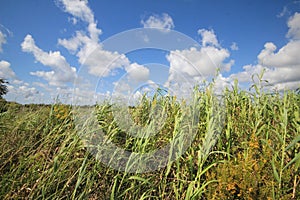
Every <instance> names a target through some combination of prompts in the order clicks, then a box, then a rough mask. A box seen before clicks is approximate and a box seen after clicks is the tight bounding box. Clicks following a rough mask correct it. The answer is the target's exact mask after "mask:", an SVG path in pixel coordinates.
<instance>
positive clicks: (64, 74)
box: [21, 35, 76, 86]
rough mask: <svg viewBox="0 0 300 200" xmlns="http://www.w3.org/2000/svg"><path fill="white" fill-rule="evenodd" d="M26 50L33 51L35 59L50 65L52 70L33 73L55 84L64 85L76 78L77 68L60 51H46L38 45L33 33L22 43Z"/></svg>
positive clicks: (32, 73)
mask: <svg viewBox="0 0 300 200" xmlns="http://www.w3.org/2000/svg"><path fill="white" fill-rule="evenodd" d="M21 47H22V50H23V51H24V52H28V53H32V54H33V56H34V57H35V59H36V60H37V61H38V62H40V63H42V64H43V65H45V66H49V67H50V68H51V69H52V71H47V72H46V71H37V72H31V73H30V74H31V75H35V76H38V77H42V78H44V79H45V80H47V81H48V82H49V84H50V85H53V86H63V85H64V84H66V83H68V82H72V81H74V79H75V78H76V68H74V67H71V66H70V65H69V63H68V62H67V61H66V59H65V57H63V56H62V55H61V54H60V52H59V51H54V52H52V51H50V52H44V51H43V50H42V49H40V48H39V47H38V46H36V44H35V41H34V39H33V38H32V36H31V35H27V36H26V37H25V38H24V41H23V42H22V44H21Z"/></svg>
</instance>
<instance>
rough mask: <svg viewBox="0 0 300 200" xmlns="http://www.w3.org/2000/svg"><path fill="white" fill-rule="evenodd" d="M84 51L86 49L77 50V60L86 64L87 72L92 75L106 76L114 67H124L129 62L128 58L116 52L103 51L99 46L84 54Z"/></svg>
mask: <svg viewBox="0 0 300 200" xmlns="http://www.w3.org/2000/svg"><path fill="white" fill-rule="evenodd" d="M86 52H87V51H86V50H82V51H80V52H79V54H78V56H79V62H80V63H81V64H83V65H85V66H87V67H88V72H89V74H91V75H94V76H98V77H106V76H109V75H111V74H112V71H113V70H114V69H117V68H124V67H125V66H129V64H130V61H129V60H128V58H127V57H126V56H125V55H123V54H119V53H118V52H111V51H105V50H103V49H100V48H97V49H94V50H93V52H92V53H90V54H86V55H84V54H85V53H86ZM82 58H86V59H82Z"/></svg>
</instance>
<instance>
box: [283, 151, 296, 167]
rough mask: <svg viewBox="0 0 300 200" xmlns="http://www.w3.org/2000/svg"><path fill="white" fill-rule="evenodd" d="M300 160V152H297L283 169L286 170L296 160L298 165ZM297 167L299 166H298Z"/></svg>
mask: <svg viewBox="0 0 300 200" xmlns="http://www.w3.org/2000/svg"><path fill="white" fill-rule="evenodd" d="M299 160H300V153H297V154H296V156H295V157H294V158H293V159H292V160H291V161H290V162H289V163H288V164H287V165H286V166H285V167H284V168H283V169H282V170H285V169H286V168H288V167H289V166H290V165H291V164H293V163H294V162H296V163H297V165H298V162H297V161H299ZM298 167H299V166H298ZM296 168H297V166H296Z"/></svg>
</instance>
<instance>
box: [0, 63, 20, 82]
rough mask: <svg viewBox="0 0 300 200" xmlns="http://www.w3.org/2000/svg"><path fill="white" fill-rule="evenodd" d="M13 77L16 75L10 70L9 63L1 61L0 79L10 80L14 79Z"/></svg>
mask: <svg viewBox="0 0 300 200" xmlns="http://www.w3.org/2000/svg"><path fill="white" fill-rule="evenodd" d="M15 77H16V74H15V72H14V71H13V70H12V69H11V68H10V63H9V62H7V61H5V60H1V61H0V78H4V79H10V78H15Z"/></svg>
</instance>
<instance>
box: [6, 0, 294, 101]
mask: <svg viewBox="0 0 300 200" xmlns="http://www.w3.org/2000/svg"><path fill="white" fill-rule="evenodd" d="M299 13H300V2H299V1H283V0H282V1H253V0H252V1H228V0H226V1H197V0H175V1H167V0H162V1H146V0H142V1H141V0H134V1H124V0H122V1H121V0H118V1H116V0H101V1H89V2H88V1H86V0H83V1H77V0H55V1H46V0H42V1H37V0H36V1H33V0H28V1H21V0H19V1H17V0H11V1H1V3H0V78H5V79H7V80H9V82H10V85H9V93H8V94H7V95H6V96H5V98H6V99H8V100H10V101H18V102H20V103H39V102H43V103H51V102H53V99H55V98H56V97H57V96H58V95H59V96H60V98H61V99H62V100H63V101H64V100H65V99H67V100H66V101H69V99H70V96H72V94H74V93H76V94H80V96H82V98H84V97H87V96H92V97H93V98H105V97H110V96H111V95H114V94H119V93H120V94H121V93H122V94H123V95H124V94H125V93H126V95H131V97H132V98H134V96H138V95H140V93H142V92H143V91H147V90H150V89H151V87H153V88H155V87H157V85H161V86H164V87H166V88H168V89H170V91H173V92H174V93H175V94H176V91H177V93H182V91H186V88H187V87H189V86H191V85H193V84H197V83H200V82H201V81H203V80H204V79H209V78H210V77H212V76H213V75H214V74H215V72H216V68H220V69H221V72H220V74H219V75H218V77H216V88H218V89H222V88H224V87H226V86H230V85H231V84H232V82H233V80H234V79H238V80H239V82H240V84H241V87H242V86H247V85H249V84H250V82H251V76H252V74H254V73H259V72H260V71H261V70H262V69H265V70H266V72H265V79H267V80H269V82H270V84H271V89H278V90H282V89H284V88H287V89H295V88H298V87H299V86H300V57H299V56H297V54H298V50H299V49H300V41H299V40H300V14H299ZM141 28H159V29H157V31H158V34H161V37H160V41H159V42H158V43H161V45H162V46H163V47H165V44H163V43H166V42H167V40H168V39H163V38H164V37H165V36H166V35H167V37H168V38H170V41H171V43H172V41H173V40H174V41H176V40H177V39H178V38H177V37H181V36H179V34H183V35H184V36H185V38H184V39H183V40H185V39H186V41H187V42H186V43H185V44H186V47H185V48H184V47H179V46H180V45H179V46H178V48H176V47H172V48H171V47H170V49H159V47H158V48H157V49H147V48H141V49H139V50H136V51H133V50H132V51H129V52H121V50H120V49H122V48H123V47H122V45H131V43H136V42H137V41H135V39H132V38H130V34H131V35H132V34H140V33H141V34H142V36H143V37H144V42H145V44H146V43H147V44H148V45H149V43H150V44H152V43H153V41H155V39H154V35H155V34H152V33H150V32H148V30H145V32H144V31H143V29H141ZM128 30H131V32H130V34H129V33H128V32H127V33H126V32H125V33H124V31H128ZM126 34H128V35H126ZM172 34H173V35H172ZM124 35H125V36H126V37H127V38H128V39H126V38H125V39H124V38H122V37H125V36H124ZM113 36H117V39H115V42H116V41H119V40H118V38H122V42H118V43H117V46H118V47H117V48H116V49H109V47H108V45H107V46H105V45H103V43H104V44H105V42H106V41H107V40H108V39H109V38H111V37H113ZM192 40H194V41H195V42H197V43H198V44H197V45H195V46H193V45H192V44H190V43H189V42H190V41H192ZM174 44H176V45H177V43H176V42H174ZM170 45H171V44H170ZM146 46H147V45H146ZM150 46H151V45H150ZM91 54H93V55H94V56H93V55H92V56H91ZM116 58H117V60H114V59H116ZM112 60H114V62H115V63H113V64H111V65H108V63H110V62H111V61H112ZM74 81H75V82H76V84H75V85H74V84H73V83H74ZM145 85H148V86H149V87H144V86H145ZM142 86H143V87H142ZM139 88H141V89H140V91H139V92H138V93H137V91H138V90H139ZM145 88H146V89H145ZM74 91H76V92H74ZM95 94H96V96H97V97H95Z"/></svg>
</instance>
